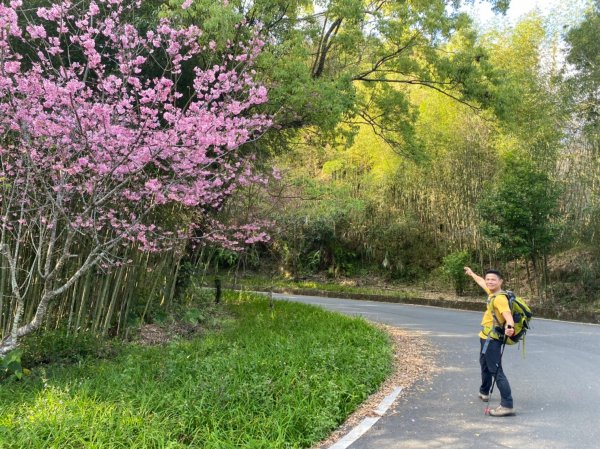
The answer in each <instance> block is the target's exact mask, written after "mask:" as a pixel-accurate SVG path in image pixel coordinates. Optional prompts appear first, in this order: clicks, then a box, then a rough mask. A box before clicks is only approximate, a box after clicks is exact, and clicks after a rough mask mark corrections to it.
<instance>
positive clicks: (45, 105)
mask: <svg viewBox="0 0 600 449" xmlns="http://www.w3.org/2000/svg"><path fill="white" fill-rule="evenodd" d="M138 3H139V2H138ZM135 8H136V4H135V2H127V1H121V0H112V1H110V2H100V3H95V2H93V1H92V2H83V3H81V2H77V3H73V2H71V1H69V0H65V1H62V2H59V3H53V4H52V5H51V6H49V7H40V8H37V9H36V10H35V15H36V17H37V18H36V20H35V21H33V19H32V16H30V15H29V13H30V10H29V9H28V8H26V7H25V6H24V5H23V2H22V1H20V0H12V1H11V2H10V4H9V5H6V4H4V3H3V4H0V180H1V184H0V213H1V218H0V220H1V222H0V227H1V231H2V234H1V237H0V255H1V257H2V260H3V263H2V266H3V267H4V266H7V267H8V273H9V279H10V288H11V292H10V293H11V296H12V303H13V304H14V308H13V310H11V319H12V323H11V330H10V333H9V334H8V335H3V336H2V341H1V343H0V355H3V354H6V353H7V352H8V351H10V350H12V349H14V348H15V347H16V346H17V344H18V341H19V338H21V337H23V336H25V335H27V334H29V333H31V332H33V331H34V330H36V329H38V328H39V327H40V326H41V324H42V321H43V319H44V317H45V314H46V312H47V310H48V306H49V304H50V302H51V301H52V300H54V299H55V298H57V297H58V296H59V295H61V294H63V293H64V292H65V291H67V289H68V288H69V287H70V286H72V285H73V284H74V283H75V282H77V280H78V279H80V278H81V277H82V276H84V275H85V274H86V273H88V272H89V271H90V270H91V269H92V268H93V267H95V266H98V265H107V266H110V265H114V264H119V263H121V262H122V261H120V260H119V252H120V248H121V247H122V246H123V245H125V246H130V247H132V248H139V249H143V250H148V251H160V250H164V249H166V248H170V247H172V246H173V245H177V244H179V243H178V242H180V241H182V240H184V239H187V238H189V236H190V234H191V231H192V230H194V229H198V228H200V229H201V230H202V231H203V232H201V233H200V235H201V236H202V237H203V238H212V239H213V240H215V241H218V242H220V243H221V244H226V243H227V242H231V243H232V244H234V245H235V244H237V243H243V242H244V241H245V242H252V241H257V240H261V239H262V238H263V237H264V234H261V233H260V232H258V231H257V230H256V228H255V226H253V225H252V224H249V225H248V226H246V227H244V226H242V227H241V228H239V229H238V232H237V233H236V235H235V236H233V237H230V238H228V237H227V235H226V232H225V231H226V229H225V228H224V226H221V225H220V223H218V222H217V221H215V220H213V219H212V216H211V211H214V210H218V209H219V208H220V207H221V206H222V205H223V203H224V201H225V200H226V199H227V197H229V196H230V195H231V194H232V193H233V192H234V191H235V189H236V188H237V187H238V186H239V185H240V184H242V185H247V184H251V183H254V182H259V181H260V178H258V177H256V176H255V175H254V174H253V172H252V166H251V159H250V158H248V157H245V156H244V154H243V153H241V152H240V151H239V147H240V146H241V145H243V144H244V143H246V142H248V141H249V140H252V139H254V138H256V137H257V136H259V135H260V133H261V132H262V131H263V130H264V128H265V127H266V126H267V125H268V124H269V120H268V119H267V118H266V117H264V116H262V115H255V114H252V111H251V110H252V108H254V107H256V106H257V105H260V104H262V103H264V102H265V101H266V89H265V88H264V87H263V86H261V85H259V84H257V83H256V82H255V81H253V79H252V76H251V74H250V72H249V70H250V67H251V65H252V62H253V61H254V60H255V58H256V56H257V55H258V54H259V52H260V48H261V40H260V39H259V38H258V36H254V38H252V39H251V40H250V41H248V42H245V43H244V42H241V43H239V44H238V43H236V47H237V48H238V52H237V56H235V58H237V62H238V65H237V67H236V68H235V69H230V68H228V67H227V66H226V65H224V64H221V65H215V66H213V67H211V68H210V69H208V70H202V69H200V68H197V69H193V70H192V73H193V88H194V93H193V94H192V95H190V96H189V98H188V101H186V102H185V103H183V104H181V103H180V102H179V99H180V96H181V94H180V92H178V90H177V84H178V82H179V80H180V79H181V75H182V73H183V70H184V66H185V64H186V63H187V62H188V61H190V60H191V58H193V57H194V56H197V55H198V54H199V53H201V52H202V51H208V50H206V49H202V47H201V46H200V45H199V44H198V38H199V35H200V30H199V29H198V28H197V27H194V26H190V27H184V28H181V29H177V28H174V27H173V26H171V24H170V23H169V22H168V21H167V20H161V21H160V23H159V24H158V25H157V27H156V28H154V29H150V30H147V32H146V33H144V34H142V33H140V32H139V31H138V30H137V29H136V27H135V26H133V25H132V24H131V23H130V22H128V21H126V20H125V19H124V17H125V16H126V15H128V14H129V13H131V11H134V10H135ZM129 15H131V14H129ZM26 47H30V48H33V49H34V50H35V51H27V52H26V53H21V52H20V51H19V49H21V48H26ZM149 61H152V67H156V66H157V65H159V66H160V67H161V69H162V70H161V72H160V74H159V75H157V76H154V75H153V74H152V72H150V75H148V72H146V71H145V68H146V64H148V63H149ZM160 217H162V218H163V219H162V220H159V218H160ZM165 217H171V220H165V219H164V218H165ZM81 242H84V243H85V244H86V247H87V249H88V251H87V254H85V255H82V254H78V252H79V251H80V250H81V249H80V248H81V246H78V243H81ZM73 259H75V260H78V261H79V264H77V265H75V266H73V265H72V264H69V263H67V262H69V261H72V260H73ZM34 279H37V282H33V280H34ZM34 283H39V285H41V289H39V290H40V294H39V297H34V298H32V297H31V295H28V294H27V293H28V291H29V289H30V287H31V286H32V284H34ZM27 301H29V303H27ZM31 302H33V304H32V303H31ZM26 307H29V308H32V307H33V308H34V309H35V313H34V315H33V318H32V319H31V321H29V322H26V323H23V322H22V317H23V314H24V310H25V308H26Z"/></svg>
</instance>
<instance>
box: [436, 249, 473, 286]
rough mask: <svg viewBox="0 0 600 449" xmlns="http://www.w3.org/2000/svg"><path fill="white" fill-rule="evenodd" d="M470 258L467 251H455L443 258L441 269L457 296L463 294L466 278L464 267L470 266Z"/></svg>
mask: <svg viewBox="0 0 600 449" xmlns="http://www.w3.org/2000/svg"><path fill="white" fill-rule="evenodd" d="M470 259H471V256H470V255H469V253H468V252H467V251H456V252H453V253H450V254H448V255H447V256H446V257H444V260H443V262H442V269H443V272H444V274H445V275H446V277H447V278H448V279H449V280H450V281H451V282H452V285H453V286H454V291H455V292H456V294H457V295H462V294H464V292H465V285H466V283H467V277H466V276H465V270H464V267H466V266H468V265H470Z"/></svg>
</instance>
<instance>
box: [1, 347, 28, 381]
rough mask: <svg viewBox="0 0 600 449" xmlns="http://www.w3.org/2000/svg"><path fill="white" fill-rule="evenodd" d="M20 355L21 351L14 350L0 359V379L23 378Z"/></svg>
mask: <svg viewBox="0 0 600 449" xmlns="http://www.w3.org/2000/svg"><path fill="white" fill-rule="evenodd" d="M22 355H23V351H21V350H20V349H15V350H14V351H11V352H9V353H8V354H6V355H5V356H4V357H2V358H1V359H0V379H2V378H4V379H6V378H15V379H19V380H20V379H21V378H22V377H23V365H22V363H21V357H22Z"/></svg>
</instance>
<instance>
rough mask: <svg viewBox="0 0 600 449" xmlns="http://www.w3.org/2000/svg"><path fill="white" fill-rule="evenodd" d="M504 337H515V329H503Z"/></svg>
mask: <svg viewBox="0 0 600 449" xmlns="http://www.w3.org/2000/svg"><path fill="white" fill-rule="evenodd" d="M504 335H506V336H507V337H512V336H513V335H515V328H514V327H507V328H506V329H504Z"/></svg>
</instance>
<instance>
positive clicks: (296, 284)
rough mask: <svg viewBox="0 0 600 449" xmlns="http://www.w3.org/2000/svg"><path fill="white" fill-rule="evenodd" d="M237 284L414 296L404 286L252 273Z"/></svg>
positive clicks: (248, 286) (230, 281) (231, 280)
mask: <svg viewBox="0 0 600 449" xmlns="http://www.w3.org/2000/svg"><path fill="white" fill-rule="evenodd" d="M225 281H226V282H227V283H228V284H230V285H233V278H231V279H229V278H227V277H225ZM237 286H238V287H242V288H244V289H249V290H252V289H267V288H270V287H271V286H272V287H275V288H284V289H285V288H294V289H308V290H320V291H326V292H342V293H358V294H364V295H381V296H395V297H403V298H408V297H410V296H415V293H416V292H414V291H413V290H411V289H408V288H406V287H402V288H399V287H398V288H392V289H384V288H381V287H369V286H365V287H361V286H354V285H341V284H340V283H339V282H337V283H336V282H335V281H332V282H331V283H329V282H317V281H294V280H292V279H285V278H280V277H278V278H269V277H266V276H261V275H256V274H254V275H252V276H251V277H247V278H241V279H237Z"/></svg>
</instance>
